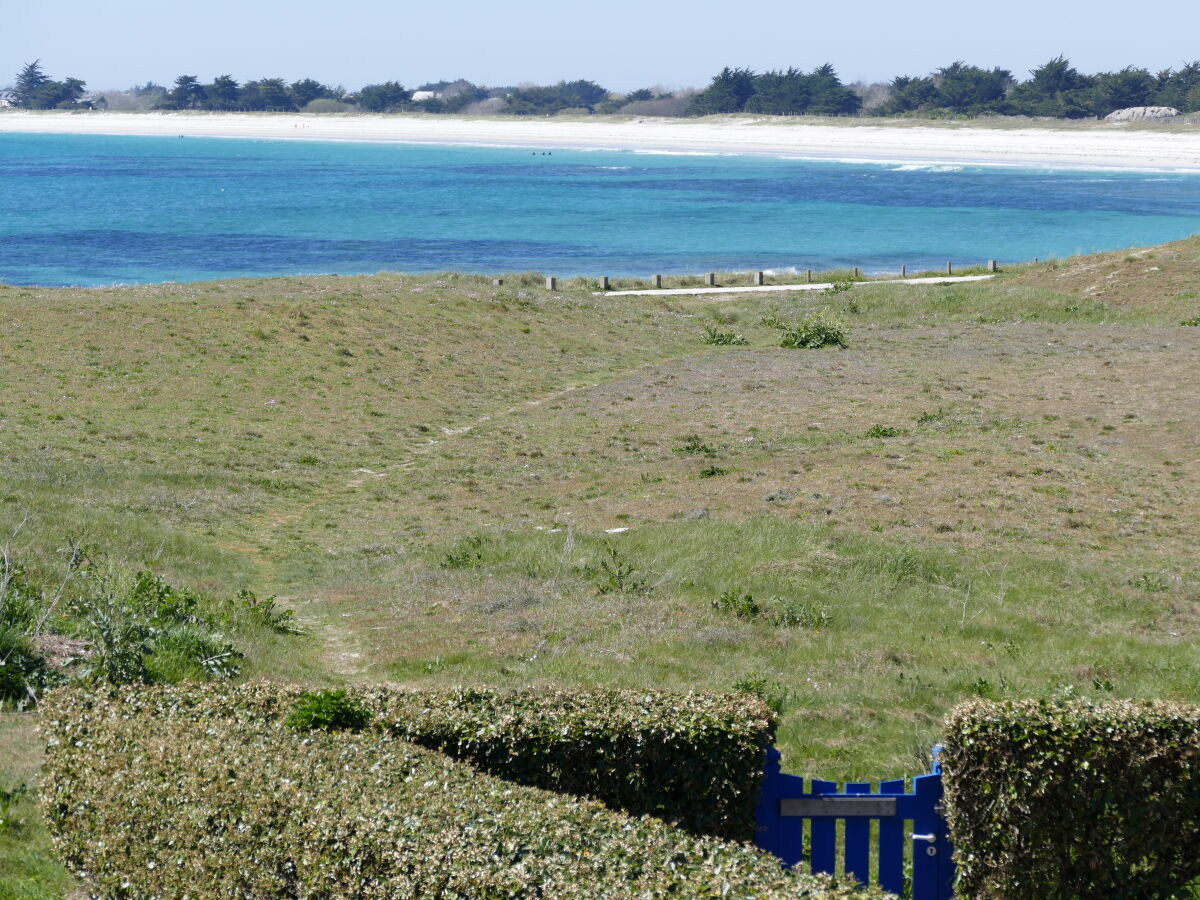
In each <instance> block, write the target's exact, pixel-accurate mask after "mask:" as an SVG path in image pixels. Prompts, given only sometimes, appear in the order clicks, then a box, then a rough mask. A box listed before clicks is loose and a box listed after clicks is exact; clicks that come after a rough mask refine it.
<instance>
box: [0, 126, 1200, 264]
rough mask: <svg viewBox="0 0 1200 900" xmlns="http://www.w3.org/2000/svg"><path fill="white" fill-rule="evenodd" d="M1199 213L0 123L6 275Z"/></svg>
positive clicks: (1160, 201) (1127, 190)
mask: <svg viewBox="0 0 1200 900" xmlns="http://www.w3.org/2000/svg"><path fill="white" fill-rule="evenodd" d="M1195 233H1200V175H1196V174H1179V173H1172V172H1129V171H1104V170H1070V169H1034V168H1007V167H1005V168H1000V167H984V166H970V165H913V164H900V163H862V162H833V161H812V160H805V159H788V158H777V157H768V156H743V155H721V154H702V153H668V152H646V151H616V150H611V149H596V150H562V149H553V150H551V149H546V148H536V147H526V148H519V147H465V146H440V145H426V144H379V143H345V142H320V141H268V140H250V139H221V138H197V137H186V138H174V137H172V138H162V137H118V136H92V135H87V136H84V135H42V134H24V133H13V132H3V133H0V282H5V283H8V284H13V285H44V286H65V285H80V286H88V285H112V284H142V283H156V282H168V281H174V282H183V281H200V280H208V279H217V278H231V277H240V276H272V275H298V274H313V273H339V274H354V273H371V272H378V271H403V272H431V271H445V270H455V271H467V272H480V273H496V274H499V273H504V272H514V271H531V270H536V271H540V272H542V273H544V274H547V275H559V276H563V277H568V276H574V275H587V276H600V275H610V276H649V275H650V274H654V273H663V274H672V273H701V272H708V271H720V270H745V269H761V270H768V271H775V272H787V271H798V272H799V271H803V270H804V269H810V268H811V269H817V270H819V269H826V268H835V267H844V266H859V267H861V268H862V269H864V270H865V271H866V272H868V273H883V272H894V271H898V270H899V269H900V266H901V265H902V264H903V265H907V266H908V268H909V270H910V271H912V270H914V269H928V268H935V267H942V266H944V265H945V263H946V262H947V261H951V262H954V263H955V264H956V265H958V266H960V267H962V266H968V265H977V264H980V263H982V262H984V261H985V260H988V259H996V260H999V261H1000V262H1001V263H1006V262H1019V261H1026V260H1032V259H1033V258H1034V257H1040V258H1041V259H1048V258H1054V257H1065V256H1070V255H1072V254H1078V253H1088V252H1092V251H1099V250H1114V249H1121V248H1127V247H1134V246H1144V245H1147V244H1155V243H1160V242H1163V241H1169V240H1174V239H1177V238H1181V237H1185V236H1187V235H1190V234H1195Z"/></svg>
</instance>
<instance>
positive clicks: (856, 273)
mask: <svg viewBox="0 0 1200 900" xmlns="http://www.w3.org/2000/svg"><path fill="white" fill-rule="evenodd" d="M854 277H855V278H862V275H861V274H860V273H859V271H858V266H855V267H854Z"/></svg>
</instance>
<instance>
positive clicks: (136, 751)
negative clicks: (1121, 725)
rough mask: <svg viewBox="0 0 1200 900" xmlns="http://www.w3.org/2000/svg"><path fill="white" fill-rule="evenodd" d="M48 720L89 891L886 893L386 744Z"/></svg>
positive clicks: (44, 798) (599, 899)
mask: <svg viewBox="0 0 1200 900" xmlns="http://www.w3.org/2000/svg"><path fill="white" fill-rule="evenodd" d="M166 699H167V698H166V697H164V696H162V695H160V696H159V697H158V700H159V701H163V700H166ZM747 699H748V698H745V697H743V698H742V700H743V701H746V700H747ZM751 702H752V701H751ZM44 715H45V728H46V732H47V735H48V738H49V742H48V743H49V747H48V758H47V768H46V778H45V782H44V787H43V788H42V790H41V791H39V793H40V796H41V802H42V807H43V810H44V812H45V814H46V817H47V821H48V823H49V826H50V830H51V833H52V835H53V840H54V843H55V846H56V848H57V850H58V851H59V853H60V855H61V856H62V858H63V859H64V860H65V862H66V863H67V865H68V867H69V868H70V869H71V870H73V871H74V872H76V873H77V874H79V875H80V876H82V877H84V878H85V879H86V881H87V882H88V887H89V889H90V891H91V893H92V894H93V895H99V896H109V897H130V896H135V897H166V896H175V897H178V896H188V897H192V898H195V900H210V898H213V900H216V898H226V897H243V898H263V900H267V898H272V900H273V898H278V897H325V898H329V900H349V898H370V900H388V898H401V897H430V898H437V897H441V898H447V900H448V898H463V900H465V898H476V897H477V898H499V897H506V898H534V897H553V898H563V900H570V898H579V900H581V898H596V900H606V898H630V900H632V898H635V897H639V898H640V897H665V896H671V897H677V898H681V900H688V898H697V900H699V898H705V900H709V898H711V900H716V898H718V897H726V896H735V897H755V898H760V900H773V898H784V897H788V898H795V897H809V898H837V897H850V896H855V897H864V896H875V897H878V896H880V895H879V894H877V893H873V894H871V893H859V892H857V891H855V890H854V889H853V888H851V887H836V886H834V885H833V884H832V882H831V881H830V880H829V879H827V878H824V877H814V876H810V875H801V874H792V873H788V872H786V871H784V870H783V869H782V868H781V866H780V865H779V863H778V861H777V860H775V859H774V858H772V857H770V856H768V855H766V854H764V853H762V852H760V851H757V850H755V849H753V848H751V847H749V846H746V845H742V844H734V843H725V842H722V841H719V840H715V839H713V838H704V837H693V836H689V835H686V834H683V833H682V832H679V831H677V830H675V829H673V828H671V827H669V826H667V825H665V824H664V823H662V822H660V821H658V820H656V819H654V818H651V817H643V818H634V817H630V816H627V815H623V814H621V813H617V812H614V811H612V810H609V809H607V808H605V807H604V806H603V805H601V804H599V803H596V802H592V801H587V800H581V799H577V798H572V797H564V796H562V795H559V794H554V793H550V792H548V791H544V790H539V789H537V788H532V787H525V786H521V785H514V784H512V783H510V782H507V781H503V780H501V779H499V778H495V777H492V776H490V775H487V774H484V773H481V772H478V771H476V770H475V769H473V768H471V767H470V766H467V765H464V764H462V763H459V762H456V761H454V760H452V759H450V758H449V757H447V756H445V755H442V754H439V753H436V752H433V751H430V750H427V749H423V748H420V747H416V746H414V745H412V744H410V743H406V742H404V741H399V740H391V739H386V738H385V739H381V738H380V736H379V735H378V734H369V733H366V734H349V733H336V734H321V733H313V734H306V735H298V734H296V733H294V732H292V731H290V730H289V729H287V728H285V727H281V725H280V723H278V722H275V723H273V724H269V725H265V724H264V723H263V722H259V721H253V720H242V721H237V720H235V719H233V718H229V719H226V720H225V721H223V722H220V723H219V724H215V727H214V723H212V722H190V723H189V722H185V721H180V720H179V719H178V718H176V719H174V720H172V719H155V718H153V717H150V716H136V717H134V716H126V715H123V714H122V712H121V708H120V706H119V705H118V704H105V703H104V702H101V703H98V704H97V703H93V702H91V701H89V700H88V698H86V697H85V696H83V695H80V694H78V693H72V694H59V695H54V696H52V698H51V699H50V701H48V702H47V704H46V706H45V707H44ZM697 784H703V782H699V781H698V782H697ZM97 835H103V840H97Z"/></svg>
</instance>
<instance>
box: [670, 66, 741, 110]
mask: <svg viewBox="0 0 1200 900" xmlns="http://www.w3.org/2000/svg"><path fill="white" fill-rule="evenodd" d="M754 77H755V76H754V71H753V70H752V69H731V68H729V67H728V66H726V67H725V68H724V69H722V70H721V71H720V72H719V73H718V74H716V75H714V76H713V80H712V84H710V85H709V86H708V87H706V88H705V89H704V90H702V91H700V92H699V93H697V94H696V95H695V96H694V97H693V98H692V102H691V103H690V104H689V105H688V108H687V114H688V115H689V116H712V115H719V114H721V113H734V112H741V111H742V109H743V108H745V106H746V102H747V101H748V100H749V99H750V98H751V97H752V96H753V95H754Z"/></svg>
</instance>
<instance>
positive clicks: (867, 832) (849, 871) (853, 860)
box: [846, 782, 871, 884]
mask: <svg viewBox="0 0 1200 900" xmlns="http://www.w3.org/2000/svg"><path fill="white" fill-rule="evenodd" d="M846 793H847V794H869V793H871V785H869V784H864V783H861V782H850V783H849V784H847V785H846ZM846 877H847V878H851V877H853V878H857V879H858V880H859V881H860V882H862V883H863V884H869V883H870V881H871V820H870V819H847V820H846Z"/></svg>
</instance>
